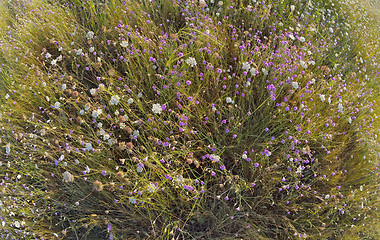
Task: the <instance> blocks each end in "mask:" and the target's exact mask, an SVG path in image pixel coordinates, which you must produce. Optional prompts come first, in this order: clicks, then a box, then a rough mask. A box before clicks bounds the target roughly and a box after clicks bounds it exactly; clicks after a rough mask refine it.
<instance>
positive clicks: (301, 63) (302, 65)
mask: <svg viewBox="0 0 380 240" xmlns="http://www.w3.org/2000/svg"><path fill="white" fill-rule="evenodd" d="M300 65H301V67H303V68H307V64H306V62H305V61H302V60H300Z"/></svg>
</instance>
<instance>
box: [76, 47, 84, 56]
mask: <svg viewBox="0 0 380 240" xmlns="http://www.w3.org/2000/svg"><path fill="white" fill-rule="evenodd" d="M82 52H83V50H82V48H80V49H78V50H77V55H78V56H79V55H81V54H82Z"/></svg>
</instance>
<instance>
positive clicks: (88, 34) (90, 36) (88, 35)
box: [86, 31, 95, 40]
mask: <svg viewBox="0 0 380 240" xmlns="http://www.w3.org/2000/svg"><path fill="white" fill-rule="evenodd" d="M94 35H95V33H94V32H93V31H89V32H88V33H87V34H86V38H87V39H88V40H91V39H92V38H93V37H94Z"/></svg>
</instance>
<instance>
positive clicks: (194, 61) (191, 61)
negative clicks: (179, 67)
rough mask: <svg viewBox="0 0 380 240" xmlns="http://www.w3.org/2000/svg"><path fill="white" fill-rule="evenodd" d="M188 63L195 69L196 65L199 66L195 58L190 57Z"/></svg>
mask: <svg viewBox="0 0 380 240" xmlns="http://www.w3.org/2000/svg"><path fill="white" fill-rule="evenodd" d="M186 63H187V64H189V65H190V67H194V66H195V65H197V61H196V60H195V58H193V57H189V58H188V59H186Z"/></svg>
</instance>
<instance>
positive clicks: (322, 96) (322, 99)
mask: <svg viewBox="0 0 380 240" xmlns="http://www.w3.org/2000/svg"><path fill="white" fill-rule="evenodd" d="M319 97H320V98H321V101H322V102H324V101H325V100H326V98H325V95H323V94H321V95H320V96H319Z"/></svg>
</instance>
